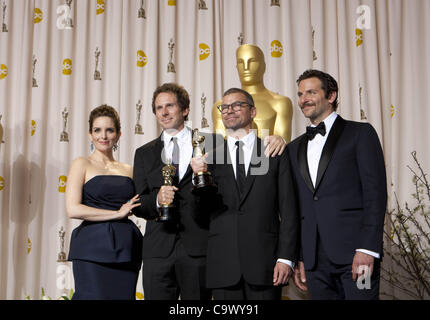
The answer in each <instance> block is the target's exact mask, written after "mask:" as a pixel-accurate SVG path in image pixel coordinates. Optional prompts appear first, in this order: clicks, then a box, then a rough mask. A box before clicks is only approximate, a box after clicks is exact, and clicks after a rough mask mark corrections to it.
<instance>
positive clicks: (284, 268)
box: [273, 262, 292, 286]
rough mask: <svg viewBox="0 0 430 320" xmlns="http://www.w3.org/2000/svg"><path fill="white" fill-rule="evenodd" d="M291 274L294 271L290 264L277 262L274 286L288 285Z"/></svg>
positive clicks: (274, 271)
mask: <svg viewBox="0 0 430 320" xmlns="http://www.w3.org/2000/svg"><path fill="white" fill-rule="evenodd" d="M291 274H292V270H291V267H290V266H289V265H288V264H286V263H282V262H277V263H276V265H275V269H274V270H273V285H274V286H279V285H281V284H287V283H288V280H289V279H290V276H291Z"/></svg>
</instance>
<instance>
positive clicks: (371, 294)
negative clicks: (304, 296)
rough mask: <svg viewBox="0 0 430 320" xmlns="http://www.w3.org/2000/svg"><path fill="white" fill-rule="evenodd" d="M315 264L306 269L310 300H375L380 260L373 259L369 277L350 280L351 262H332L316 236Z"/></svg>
mask: <svg viewBox="0 0 430 320" xmlns="http://www.w3.org/2000/svg"><path fill="white" fill-rule="evenodd" d="M316 255H317V256H316V265H315V267H314V268H313V269H312V270H310V271H306V283H307V286H308V290H309V296H310V299H311V300H377V299H378V297H379V277H380V269H381V262H380V259H376V258H375V260H374V266H373V273H372V276H371V277H370V279H368V278H367V279H366V278H364V277H362V278H358V280H357V281H353V280H352V261H351V264H347V265H338V264H334V263H332V262H331V261H330V260H329V258H328V257H327V254H326V252H325V250H324V247H323V245H322V242H321V239H320V238H319V237H318V244H317V253H316Z"/></svg>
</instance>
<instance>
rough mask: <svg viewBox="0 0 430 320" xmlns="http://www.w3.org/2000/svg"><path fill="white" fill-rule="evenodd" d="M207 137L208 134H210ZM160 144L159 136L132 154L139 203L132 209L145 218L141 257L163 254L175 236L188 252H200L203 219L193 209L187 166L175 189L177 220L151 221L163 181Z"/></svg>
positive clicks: (204, 231)
mask: <svg viewBox="0 0 430 320" xmlns="http://www.w3.org/2000/svg"><path fill="white" fill-rule="evenodd" d="M202 135H203V134H202ZM208 137H209V138H211V137H213V135H209V136H208ZM208 137H207V138H208ZM190 143H191V140H190ZM163 148H164V143H163V141H162V139H161V136H160V137H158V138H157V139H155V140H153V141H151V142H149V143H147V144H145V145H144V146H142V147H140V148H138V149H137V150H136V153H135V157H134V168H133V171H134V172H133V179H134V182H135V185H136V191H137V193H138V194H140V195H141V197H140V199H141V203H142V205H141V206H140V207H137V208H135V209H133V213H134V214H135V215H136V216H138V217H142V218H145V219H146V220H147V223H146V229H145V234H144V237H143V258H154V257H157V258H162V257H167V256H168V255H169V253H170V252H171V251H172V250H173V248H174V246H175V242H176V240H177V239H179V238H180V239H181V240H182V242H183V245H184V248H185V251H186V252H187V254H188V255H190V256H204V255H206V249H207V236H208V229H207V222H206V221H199V220H198V219H199V218H201V215H198V214H196V213H195V209H196V208H195V207H196V206H195V198H194V197H193V195H192V193H191V189H192V183H191V178H192V170H191V167H190V166H188V169H187V171H186V173H185V175H184V177H183V178H182V180H181V181H180V182H179V184H178V185H177V187H178V188H179V190H178V191H177V192H176V193H175V205H176V206H177V214H178V217H179V220H178V223H176V224H170V223H160V222H156V221H154V219H155V218H157V217H158V211H157V205H156V198H157V194H158V191H159V190H160V187H161V186H162V185H163V177H162V174H161V169H162V168H163V166H165V163H163V162H162V158H161V157H162V155H161V154H162V151H163Z"/></svg>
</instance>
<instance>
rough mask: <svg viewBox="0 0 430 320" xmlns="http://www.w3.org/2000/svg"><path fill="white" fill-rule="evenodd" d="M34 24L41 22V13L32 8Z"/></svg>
mask: <svg viewBox="0 0 430 320" xmlns="http://www.w3.org/2000/svg"><path fill="white" fill-rule="evenodd" d="M33 18H34V23H39V22H41V21H42V20H43V12H42V10H40V9H39V8H34V17H33Z"/></svg>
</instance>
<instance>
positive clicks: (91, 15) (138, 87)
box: [0, 0, 430, 299]
mask: <svg viewBox="0 0 430 320" xmlns="http://www.w3.org/2000/svg"><path fill="white" fill-rule="evenodd" d="M429 16H430V1H427V0H408V1H405V0H378V1H376V0H373V1H372V0H324V1H323V0H307V1H304V0H289V1H288V0H279V1H276V0H228V1H227V0H226V1H223V0H205V1H202V0H176V1H175V0H159V1H158V0H13V1H12V0H0V27H1V29H0V124H1V125H2V127H3V131H4V135H3V139H2V140H3V143H1V144H0V208H1V222H0V223H1V226H0V254H1V260H0V299H23V298H25V297H26V296H29V297H30V298H32V299H39V298H41V296H42V288H43V289H44V290H43V291H44V294H45V295H46V296H49V297H51V298H53V299H55V298H58V297H60V296H61V295H62V294H68V293H69V292H70V289H71V288H73V278H72V272H71V264H70V263H69V262H62V261H61V259H59V258H61V256H60V257H59V253H60V252H61V251H64V252H65V253H68V247H69V241H70V234H71V231H72V230H73V228H74V227H75V226H77V225H78V223H79V221H71V220H69V219H68V218H67V216H66V212H65V200H64V192H65V190H66V188H67V172H68V168H69V165H70V163H71V161H72V160H73V159H74V158H76V157H79V156H86V155H89V152H90V146H89V138H88V134H87V132H88V115H89V112H90V110H91V109H93V108H94V107H96V106H98V105H100V104H103V103H106V104H109V105H112V106H114V107H115V108H116V109H117V110H118V111H119V114H120V117H121V121H122V137H121V140H120V146H119V149H118V151H116V152H115V157H116V158H117V159H118V160H119V161H122V162H127V163H130V164H132V161H133V157H134V150H135V149H136V148H137V147H139V146H141V145H143V144H144V143H146V142H148V141H150V140H152V139H154V138H156V137H157V136H158V135H159V134H160V127H159V126H158V125H157V123H156V120H155V117H154V115H153V114H152V110H151V99H152V92H153V91H154V90H155V88H156V87H157V86H158V85H159V84H162V83H164V82H167V81H176V82H178V83H180V84H181V85H183V86H184V87H185V88H186V89H187V90H188V92H189V93H190V97H191V116H190V122H189V123H188V125H189V126H191V127H193V128H195V127H198V128H201V129H203V130H207V131H211V130H212V121H211V110H212V105H213V103H214V102H215V101H217V100H219V99H220V98H221V96H222V93H223V91H224V90H225V89H228V88H230V87H233V86H235V87H240V82H239V77H238V75H237V71H236V68H235V65H236V58H235V51H236V49H237V47H238V46H239V44H240V43H250V44H256V45H258V46H259V47H260V48H261V49H262V50H263V52H264V54H265V59H266V64H267V68H266V73H265V85H266V87H267V88H268V89H270V90H272V91H274V92H277V93H279V94H281V95H285V96H288V97H290V98H291V99H292V101H293V104H294V115H293V123H292V136H293V138H295V137H297V136H298V135H300V134H301V133H302V132H304V130H305V126H306V125H308V123H307V121H306V120H305V119H304V117H303V115H302V114H301V112H300V110H299V108H298V107H297V97H296V96H297V94H296V92H297V87H296V83H295V80H296V79H297V77H298V75H300V74H301V73H302V72H303V71H304V70H305V69H308V68H317V69H322V70H324V71H326V72H328V73H330V74H332V75H333V76H334V77H335V78H336V79H337V80H338V82H339V85H340V107H339V113H340V114H341V115H342V116H343V117H344V118H347V119H352V120H356V121H367V122H370V123H371V124H372V125H373V126H374V127H375V128H376V130H377V132H378V134H379V137H380V139H381V142H382V145H383V149H384V153H385V160H386V165H387V174H388V179H389V181H388V185H389V190H388V192H389V195H390V200H389V207H390V208H391V207H393V194H394V192H396V194H397V195H398V197H399V199H400V201H402V202H403V201H406V200H408V198H409V197H410V194H411V193H412V191H413V190H412V187H413V186H412V184H411V183H410V172H409V170H408V169H407V168H406V166H407V165H409V164H411V163H412V158H411V155H410V153H411V152H412V151H417V155H418V158H419V159H420V160H421V162H422V164H423V166H424V168H426V166H427V169H429V168H428V164H429V160H430V151H428V148H427V146H428V142H427V141H426V139H424V138H420V137H429V136H430V134H429V133H430V132H429V131H430V129H429V126H428V123H429V122H430V111H429V108H428V106H427V104H428V92H429V91H430V86H429V74H430V64H428V63H426V60H427V57H428V56H429V55H430V22H429V19H428V17H429ZM169 63H172V64H173V65H174V70H172V69H170V70H169V69H168V65H169ZM169 71H170V72H169ZM172 71H174V72H172ZM202 98H203V99H202ZM203 117H204V118H206V119H207V120H208V123H209V127H205V128H202V118H203ZM136 124H138V125H140V126H141V127H142V130H141V132H139V127H137V130H136ZM0 142H1V141H0ZM133 220H134V221H135V222H136V223H137V225H138V226H139V227H140V228H141V230H142V232H144V229H145V222H144V220H141V219H136V218H133ZM61 230H63V231H64V234H63V232H62V231H61ZM62 239H63V240H62ZM62 243H64V249H63V248H62ZM57 260H60V261H57ZM388 290H394V288H388ZM138 292H139V293H138V298H141V297H142V295H141V294H142V293H143V292H142V286H141V279H140V280H139V285H138ZM284 294H285V298H292V297H293V298H294V297H299V298H301V297H302V296H300V295H296V294H295V293H290V292H289V291H288V290H287V291H285V293H284Z"/></svg>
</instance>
